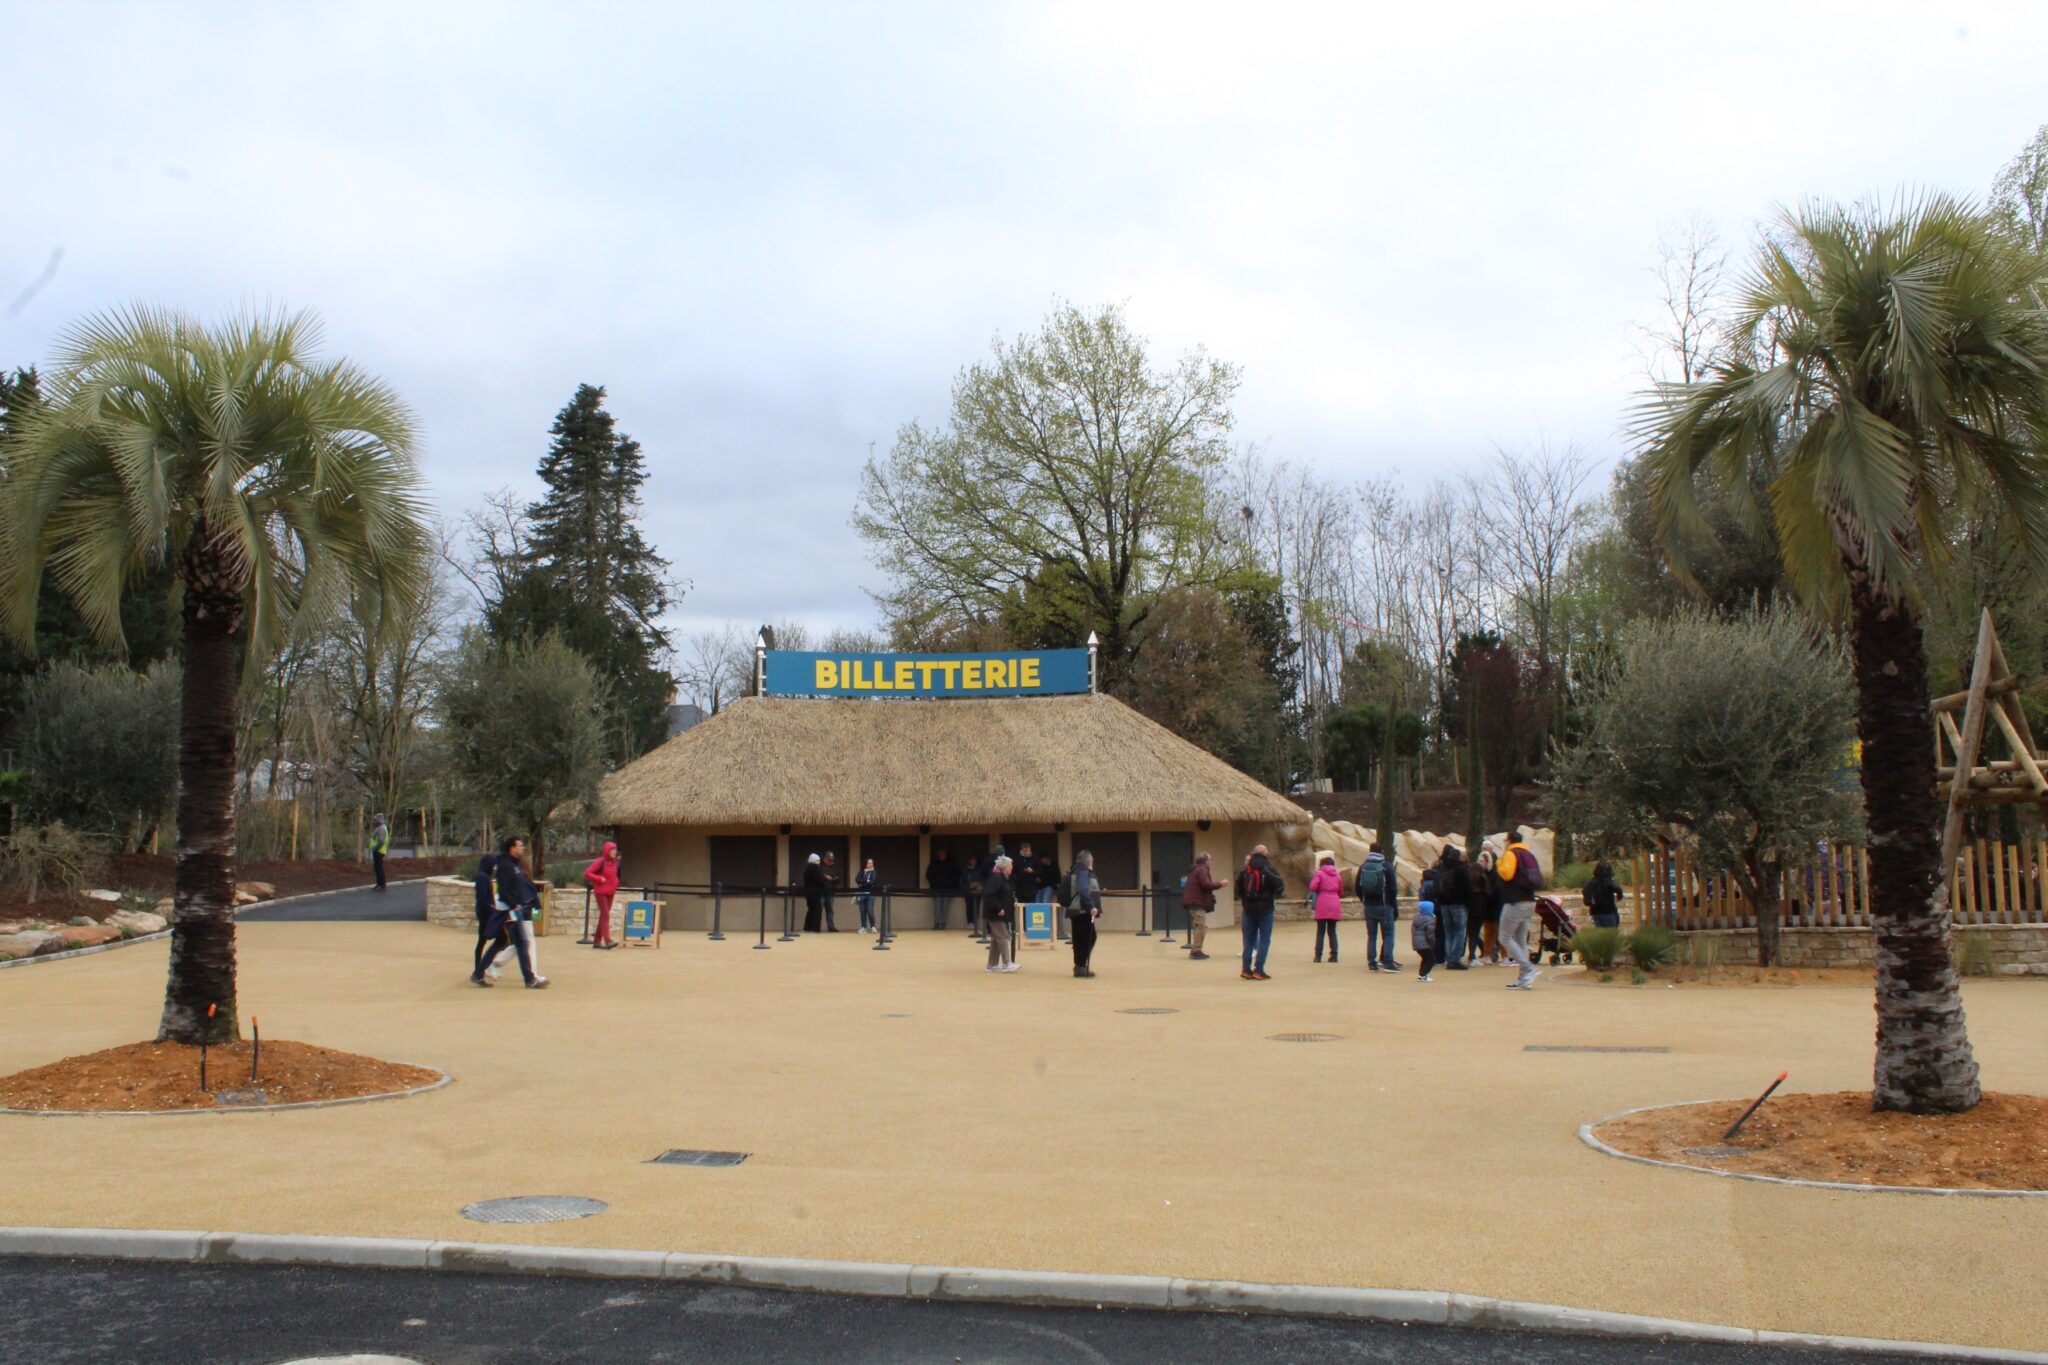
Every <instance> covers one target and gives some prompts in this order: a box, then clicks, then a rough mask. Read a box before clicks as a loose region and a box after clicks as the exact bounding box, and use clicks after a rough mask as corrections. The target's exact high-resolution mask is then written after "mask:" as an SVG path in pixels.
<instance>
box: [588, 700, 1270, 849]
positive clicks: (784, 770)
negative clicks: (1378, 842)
mask: <svg viewBox="0 0 2048 1365" xmlns="http://www.w3.org/2000/svg"><path fill="white" fill-rule="evenodd" d="M599 804H600V806H601V810H600V812H599V815H598V818H599V819H600V820H601V821H602V822H604V823H605V824H614V825H712V824H717V825H767V824H781V823H789V824H796V825H809V826H820V825H822V826H828V827H854V828H858V827H863V826H866V827H874V826H878V825H984V826H986V825H995V824H1000V823H1006V822H1007V823H1025V822H1030V823H1036V824H1051V823H1054V822H1057V821H1065V822H1067V823H1069V824H1097V823H1101V822H1104V821H1117V822H1130V821H1142V822H1147V823H1159V824H1166V823H1179V822H1182V821H1185V822H1189V823H1192V822H1194V821H1196V820H1230V821H1254V822H1267V821H1271V822H1276V823H1288V822H1303V821H1306V820H1308V818H1309V816H1308V812H1306V811H1304V810H1302V809H1301V807H1299V806H1297V805H1295V804H1294V803H1293V802H1291V801H1289V800H1287V799H1286V798H1284V797H1282V796H1279V795H1276V794H1275V793H1274V792H1272V791H1271V790H1269V789H1268V788H1267V787H1265V786H1263V785H1262V784H1260V783H1259V782H1256V781H1254V780H1253V779H1251V778H1249V777H1246V776H1245V775H1244V774H1243V773H1241V772H1239V771H1237V769H1235V768H1233V767H1231V766H1230V765H1229V764H1227V763H1225V762H1223V761H1222V760H1221V759H1219V758H1217V757H1215V756H1214V755H1212V754H1209V753H1207V752H1205V751H1203V750H1202V749H1199V748H1197V747H1195V746H1194V745H1192V744H1190V743H1188V742H1187V741H1186V740H1184V739H1182V738H1180V737H1179V736H1178V735H1175V734H1174V733H1172V732H1171V731H1169V730H1167V729H1165V728H1164V727H1162V726H1160V725H1158V724H1156V723H1155V722H1153V721H1150V720H1147V719H1146V718H1145V717H1143V716H1141V715H1139V714H1138V713H1137V712H1136V711H1133V710H1132V709H1131V708H1130V707H1128V706H1126V705H1124V704H1123V703H1122V702H1120V701H1116V700H1114V699H1113V698H1110V697H1103V696H1069V697H1018V698H1008V699H1004V700H994V699H989V700H981V699H976V700H966V701H897V700H886V701H883V700H872V701H871V700H836V699H811V698H792V697H748V698H745V699H743V700H740V701H736V702H734V703H732V704H731V705H730V706H727V707H726V708H725V709H724V710H722V711H720V712H719V713H718V714H717V715H715V716H712V717H710V718H709V719H707V720H705V721H704V722H703V723H701V724H699V725H697V726H696V727H695V728H693V729H690V730H686V731H684V732H683V733H682V734H680V735H677V736H676V737H675V738H674V739H672V740H670V741H669V742H668V743H666V744H664V745H662V746H661V747H660V748H658V749H655V750H654V751H652V752H651V753H648V754H645V755H643V756H642V757H640V758H638V759H635V760H634V761H633V762H631V763H629V764H627V765H626V766H625V767H624V768H621V769H620V770H619V771H618V772H615V773H613V774H612V775H611V776H610V777H608V778H606V779H605V781H604V786H603V787H602V789H601V790H600V794H599Z"/></svg>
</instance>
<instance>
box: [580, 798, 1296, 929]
mask: <svg viewBox="0 0 2048 1365" xmlns="http://www.w3.org/2000/svg"><path fill="white" fill-rule="evenodd" d="M1027 823H1028V822H1023V821H1015V820H1012V821H1005V822H1003V823H1002V824H1001V825H999V826H998V827H997V828H996V829H992V830H991V829H976V828H973V827H970V826H955V825H942V826H935V827H933V828H932V829H931V830H929V831H922V832H920V831H919V830H918V829H917V828H916V827H914V826H889V827H881V828H875V829H868V830H843V831H842V830H813V829H810V828H808V827H805V828H802V829H799V830H797V831H796V832H797V833H799V834H804V833H830V834H838V833H844V834H846V835H847V843H848V853H847V866H848V873H847V875H848V876H849V877H850V876H851V875H852V872H854V871H857V870H858V869H859V868H860V865H861V861H862V853H861V849H860V839H861V836H862V835H863V834H876V835H905V834H914V835H917V836H918V866H919V868H920V870H922V868H923V867H924V866H925V865H926V864H928V863H929V862H930V861H931V846H932V837H933V836H934V835H974V836H979V837H981V838H982V839H983V840H984V842H985V844H986V846H987V847H990V848H993V847H994V846H995V844H996V843H997V842H998V841H999V840H1000V838H1001V833H1000V831H1001V829H1003V828H1017V827H1020V826H1023V825H1025V824H1027ZM1103 827H1104V828H1108V827H1109V826H1107V825H1105V826H1103ZM1124 828H1128V829H1130V830H1132V831H1133V832H1135V833H1136V834H1137V836H1138V880H1139V882H1140V884H1141V885H1153V884H1155V883H1171V884H1172V885H1174V886H1178V885H1179V883H1180V879H1181V877H1182V875H1183V874H1184V873H1185V872H1186V869H1185V868H1154V867H1153V866H1152V843H1151V838H1150V835H1151V834H1152V833H1153V831H1155V830H1175V831H1185V832H1187V833H1189V834H1191V835H1193V837H1194V840H1195V848H1196V850H1197V851H1203V850H1206V851H1207V852H1208V853H1209V854H1210V855H1211V863H1212V865H1214V866H1215V868H1216V870H1217V876H1218V878H1219V879H1220V880H1222V881H1223V882H1224V883H1225V886H1224V889H1223V890H1222V891H1221V892H1219V893H1218V895H1217V906H1216V913H1215V914H1213V915H1212V916H1211V917H1210V923H1211V925H1217V926H1220V925H1227V924H1230V923H1233V922H1234V916H1233V910H1232V905H1231V890H1230V886H1229V883H1230V881H1231V879H1232V877H1233V876H1235V875H1236V869H1237V866H1238V865H1239V864H1240V863H1241V862H1242V861H1243V856H1242V854H1236V855H1235V856H1233V854H1234V850H1235V849H1236V847H1237V845H1238V844H1239V843H1244V844H1245V851H1246V852H1249V851H1250V846H1251V844H1255V843H1259V842H1261V841H1264V842H1271V840H1272V837H1273V836H1272V827H1271V826H1245V827H1234V826H1232V825H1230V824H1229V823H1227V822H1220V823H1217V824H1215V825H1214V826H1212V827H1211V828H1210V829H1208V830H1199V829H1196V828H1194V827H1192V826H1189V825H1177V824H1138V823H1134V824H1132V825H1129V826H1126V827H1124ZM730 834H753V835H761V834H771V835H775V836H776V872H777V877H778V879H779V880H780V882H781V884H782V885H783V886H788V885H789V884H790V881H791V877H790V863H789V836H788V835H786V834H782V833H780V831H779V830H778V829H777V828H776V827H775V826H773V825H719V826H705V825H629V826H625V827H622V828H621V829H619V831H618V835H617V837H618V843H619V875H620V879H621V884H620V895H621V896H622V897H624V896H627V895H632V894H637V893H639V892H640V890H641V889H642V888H643V887H645V886H646V885H647V884H648V883H650V882H660V883H666V884H668V885H670V886H676V885H683V886H691V887H705V888H708V887H709V885H710V882H711V842H710V841H711V837H712V836H713V835H730ZM1057 837H1058V852H1057V857H1058V860H1059V865H1060V870H1061V872H1062V873H1065V872H1066V871H1067V870H1068V869H1070V868H1071V867H1072V866H1073V859H1074V850H1075V848H1076V845H1075V842H1074V833H1073V831H1071V830H1062V831H1059V832H1058V836H1057ZM1247 841H1248V842H1247ZM800 870H801V869H799V871H800ZM916 889H917V890H920V891H921V890H922V889H923V887H922V885H920V886H919V887H918V888H916ZM662 895H663V897H664V898H665V899H666V900H667V902H668V905H667V909H666V911H665V912H664V915H663V919H662V927H663V929H664V930H697V931H703V930H708V929H709V928H710V927H711V923H712V917H713V909H714V906H713V900H712V897H711V895H710V893H709V891H708V889H707V890H705V891H698V892H676V891H673V890H666V891H663V892H662ZM791 900H792V902H793V913H794V915H795V917H796V918H797V919H799V920H801V918H802V916H803V913H804V907H803V900H802V897H801V895H795V896H792V897H791ZM719 909H720V923H721V927H722V928H723V929H724V931H725V932H727V933H740V932H758V930H759V926H760V923H761V919H762V915H763V907H762V898H761V896H760V895H759V894H758V893H752V894H747V895H744V896H734V897H727V898H722V902H721V905H720V906H719ZM961 911H962V905H961V903H960V902H958V901H956V902H955V903H954V905H953V908H952V917H951V921H950V922H951V923H952V924H955V925H958V924H960V923H961V919H960V915H961ZM1145 913H1146V915H1147V918H1148V919H1150V918H1152V916H1151V914H1150V911H1149V909H1147V910H1146V911H1145ZM783 915H784V908H783V904H782V900H781V898H780V897H777V896H774V895H772V894H771V895H770V896H769V898H768V900H767V905H766V919H767V925H768V932H769V933H771V934H774V933H779V932H780V930H781V927H782V922H783ZM891 915H892V918H893V922H894V927H895V928H897V929H899V930H903V929H929V928H930V927H931V926H932V907H931V902H930V901H929V899H927V898H925V897H923V896H921V895H920V896H914V897H905V898H903V899H900V900H894V899H892V902H891ZM1139 915H1140V898H1139V897H1137V896H1134V895H1133V896H1115V897H1112V898H1111V899H1110V900H1109V901H1108V903H1107V904H1106V905H1105V907H1104V913H1103V917H1102V927H1103V928H1104V929H1106V930H1109V931H1110V932H1118V931H1124V932H1133V931H1135V930H1136V929H1137V928H1138V920H1139ZM1174 915H1175V919H1176V923H1178V922H1179V910H1178V897H1175V898H1174ZM834 918H835V920H836V921H837V922H838V924H839V927H840V929H842V930H848V929H852V928H853V927H855V926H856V925H858V924H859V922H860V917H859V913H858V911H857V910H856V908H855V906H854V903H853V896H852V894H851V893H850V892H849V891H846V890H842V891H840V892H839V893H838V894H837V895H835V897H834Z"/></svg>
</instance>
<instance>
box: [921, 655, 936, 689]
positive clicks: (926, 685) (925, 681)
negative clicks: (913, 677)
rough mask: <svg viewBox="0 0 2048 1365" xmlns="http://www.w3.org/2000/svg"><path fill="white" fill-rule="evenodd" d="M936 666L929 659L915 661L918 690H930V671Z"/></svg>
mask: <svg viewBox="0 0 2048 1365" xmlns="http://www.w3.org/2000/svg"><path fill="white" fill-rule="evenodd" d="M937 667H938V665H937V664H935V663H933V662H932V661H931V660H930V659H919V660H918V661H917V689H918V691H920V692H929V691H931V690H932V671H933V670H934V669H936V668H937Z"/></svg>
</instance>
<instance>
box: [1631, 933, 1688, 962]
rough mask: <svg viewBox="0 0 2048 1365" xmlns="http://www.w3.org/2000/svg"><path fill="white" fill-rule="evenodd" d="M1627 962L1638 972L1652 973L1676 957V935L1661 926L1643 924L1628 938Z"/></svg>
mask: <svg viewBox="0 0 2048 1365" xmlns="http://www.w3.org/2000/svg"><path fill="white" fill-rule="evenodd" d="M1628 955H1629V960H1630V961H1632V962H1634V963H1635V964H1636V968H1637V970H1639V971H1645V972H1654V971H1656V970H1657V969H1658V968H1659V967H1661V966H1663V965H1664V964H1665V963H1667V962H1672V961H1675V960H1676V959H1677V957H1678V935H1677V934H1675V933H1673V932H1672V931H1671V930H1670V929H1668V928H1666V927H1665V926H1664V925H1661V924H1645V925H1644V926H1643V927H1642V928H1640V929H1638V930H1636V931H1635V932H1634V933H1633V934H1630V935H1629V936H1628Z"/></svg>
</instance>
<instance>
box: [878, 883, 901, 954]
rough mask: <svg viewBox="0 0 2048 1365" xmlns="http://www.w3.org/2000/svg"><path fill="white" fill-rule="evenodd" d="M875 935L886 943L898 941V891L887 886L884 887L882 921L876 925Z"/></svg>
mask: <svg viewBox="0 0 2048 1365" xmlns="http://www.w3.org/2000/svg"><path fill="white" fill-rule="evenodd" d="M875 937H876V938H878V939H880V940H881V941H882V942H884V943H893V942H895V941H896V893H895V892H894V891H892V890H890V889H889V888H888V887H886V886H885V887H883V888H882V922H881V923H880V924H878V925H876V926H875Z"/></svg>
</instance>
